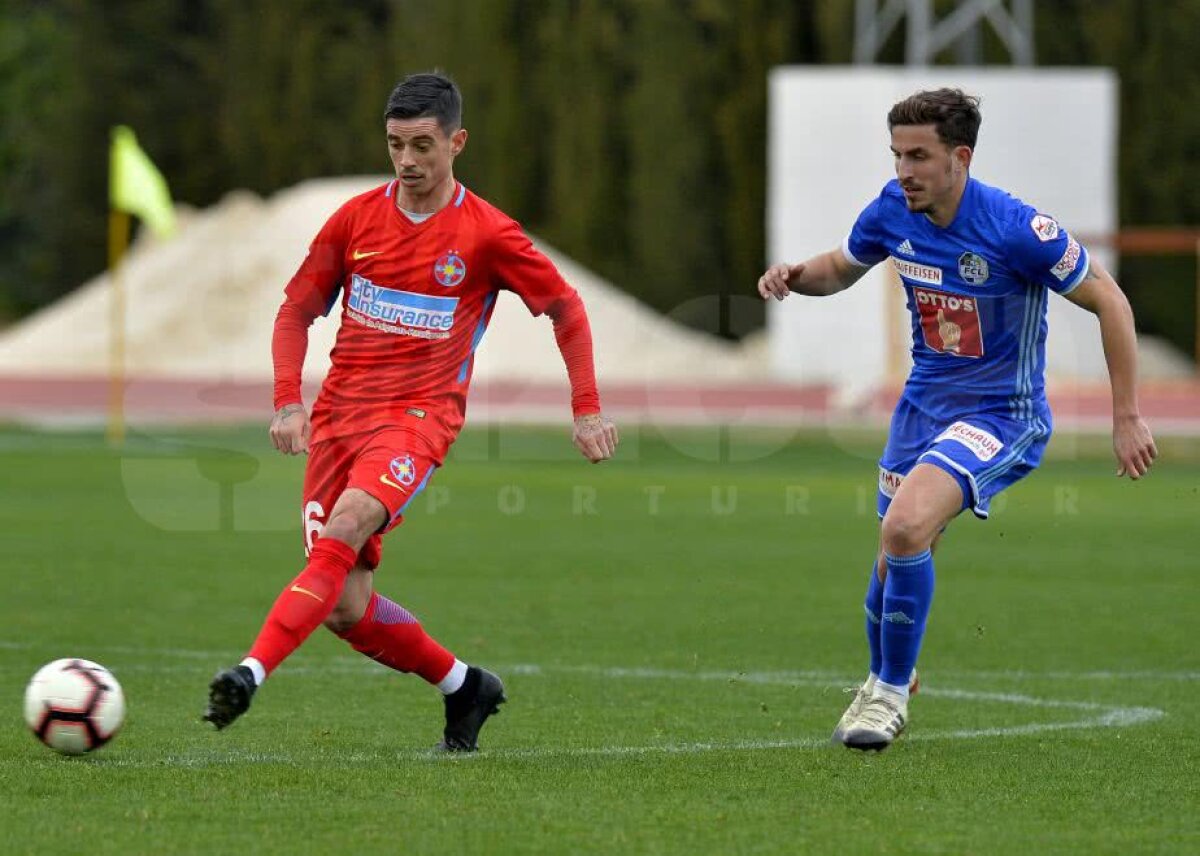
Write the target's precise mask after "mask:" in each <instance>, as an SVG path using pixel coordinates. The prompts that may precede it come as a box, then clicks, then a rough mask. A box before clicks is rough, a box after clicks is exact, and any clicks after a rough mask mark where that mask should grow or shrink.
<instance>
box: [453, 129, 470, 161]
mask: <svg viewBox="0 0 1200 856" xmlns="http://www.w3.org/2000/svg"><path fill="white" fill-rule="evenodd" d="M466 144H467V129H466V128H459V129H458V130H457V131H455V132H454V133H453V134H451V135H450V154H451V155H453V156H454V157H458V155H459V154H460V153H461V152H462V150H463V146H465V145H466Z"/></svg>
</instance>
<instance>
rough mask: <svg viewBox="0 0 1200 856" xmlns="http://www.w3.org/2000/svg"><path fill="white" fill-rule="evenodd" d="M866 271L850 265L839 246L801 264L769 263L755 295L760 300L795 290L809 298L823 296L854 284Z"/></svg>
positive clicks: (779, 296)
mask: <svg viewBox="0 0 1200 856" xmlns="http://www.w3.org/2000/svg"><path fill="white" fill-rule="evenodd" d="M867 270H868V269H867V268H865V267H859V266H858V265H852V264H850V262H849V261H847V260H846V256H845V255H844V254H843V253H842V250H841V248H840V247H838V248H836V249H832V250H830V251H829V252H827V253H821V254H820V255H819V256H813V257H812V258H811V259H809V260H808V261H806V262H801V263H800V264H795V265H790V264H787V263H782V264H776V265H771V266H770V267H769V268H767V271H766V273H764V274H763V275H762V276H760V277H759V278H758V295H759V297H761V298H762V299H763V300H768V299H770V298H772V297H774V298H775V299H776V300H783V298H785V297H787V296H788V295H789V294H790V293H791V292H793V291H794V292H796V293H797V294H807V295H809V296H811V297H825V296H827V295H830V294H837V293H838V292H839V291H844V290H845V289H847V288H849V287H850V286H852V285H854V283H856V282H858V280H859V278H860V277H861V276H862V275H863V274H864V273H866V272H867Z"/></svg>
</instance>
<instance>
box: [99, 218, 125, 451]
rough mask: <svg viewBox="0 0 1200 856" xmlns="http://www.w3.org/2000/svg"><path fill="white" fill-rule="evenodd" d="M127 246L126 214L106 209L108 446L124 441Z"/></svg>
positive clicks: (106, 434) (117, 444)
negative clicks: (108, 290) (125, 267)
mask: <svg viewBox="0 0 1200 856" xmlns="http://www.w3.org/2000/svg"><path fill="white" fill-rule="evenodd" d="M128 245H129V215H128V214H127V213H125V212H124V211H118V210H116V209H111V210H110V211H109V212H108V276H109V279H111V280H112V284H111V287H110V293H111V295H112V300H111V301H110V302H109V315H108V318H109V353H108V357H109V359H108V429H107V431H106V432H105V436H106V437H107V438H108V443H109V445H111V446H121V445H123V444H124V442H125V283H124V274H123V271H122V267H123V262H124V260H125V248H126V247H127V246H128Z"/></svg>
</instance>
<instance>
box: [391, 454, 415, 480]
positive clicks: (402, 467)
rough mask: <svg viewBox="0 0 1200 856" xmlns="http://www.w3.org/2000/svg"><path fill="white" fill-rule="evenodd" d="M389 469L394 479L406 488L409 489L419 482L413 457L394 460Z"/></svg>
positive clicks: (408, 456)
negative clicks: (411, 485)
mask: <svg viewBox="0 0 1200 856" xmlns="http://www.w3.org/2000/svg"><path fill="white" fill-rule="evenodd" d="M388 469H389V470H391V471H392V478H394V479H395V480H396V482H397V483H398V484H401V485H403V486H404V487H408V486H409V485H410V484H412V483H413V482H415V481H416V480H417V465H416V464H414V463H413V459H412V455H404V456H402V457H399V458H392V462H391V463H390V464H388Z"/></svg>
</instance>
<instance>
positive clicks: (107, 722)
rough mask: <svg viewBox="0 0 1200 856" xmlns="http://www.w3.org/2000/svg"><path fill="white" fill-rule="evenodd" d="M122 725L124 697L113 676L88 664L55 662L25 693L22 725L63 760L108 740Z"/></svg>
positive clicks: (46, 667)
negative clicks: (23, 722) (61, 755)
mask: <svg viewBox="0 0 1200 856" xmlns="http://www.w3.org/2000/svg"><path fill="white" fill-rule="evenodd" d="M124 721H125V694H124V693H123V692H121V685H120V684H118V683H117V679H116V678H114V677H113V676H112V672H110V671H109V670H108V669H106V668H104V667H103V666H101V665H100V664H99V663H93V662H92V661H91V660H75V659H67V660H55V661H54V662H53V663H47V664H46V665H45V666H42V667H41V668H40V669H38V671H37V674H36V675H34V676H33V678H32V679H31V680H30V681H29V686H27V687H26V688H25V722H26V724H28V726H29V728H30V730H31V731H33V733H34V736H35V737H37V739H38V740H41V741H42V742H43V743H45V744H46V745H47V746H49V747H50V748H51V749H53V750H55V751H57V752H61V753H62V754H64V755H82V754H84V753H85V752H91V751H92V750H93V749H96V748H99V747H100V746H103V745H104V744H105V743H107V742H108V741H109V740H112V738H113V736H114V735H115V734H116V733H117V729H119V728H120V727H121V723H122V722H124Z"/></svg>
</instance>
